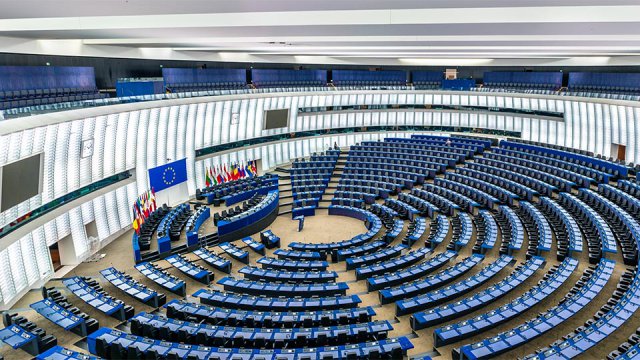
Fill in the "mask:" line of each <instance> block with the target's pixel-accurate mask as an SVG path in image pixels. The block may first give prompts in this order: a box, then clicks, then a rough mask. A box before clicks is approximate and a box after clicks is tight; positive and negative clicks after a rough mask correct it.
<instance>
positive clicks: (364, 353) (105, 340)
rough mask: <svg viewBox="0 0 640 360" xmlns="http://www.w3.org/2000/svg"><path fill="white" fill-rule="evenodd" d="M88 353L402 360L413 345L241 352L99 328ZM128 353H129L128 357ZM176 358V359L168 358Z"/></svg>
mask: <svg viewBox="0 0 640 360" xmlns="http://www.w3.org/2000/svg"><path fill="white" fill-rule="evenodd" d="M87 343H88V345H89V351H90V352H91V353H92V354H96V355H98V356H107V357H112V356H111V355H112V354H113V355H116V357H117V358H118V357H119V358H125V357H131V358H137V357H146V356H151V355H148V354H149V353H153V354H154V355H153V356H157V357H159V358H165V357H168V356H175V357H177V358H179V359H198V360H205V359H220V360H227V359H256V358H260V359H264V360H270V359H271V360H275V359H279V360H285V359H287V360H294V359H300V360H303V359H304V360H314V359H328V358H332V359H347V358H349V359H351V358H352V357H353V356H355V357H356V358H361V357H373V358H379V357H380V356H385V357H386V356H389V357H395V358H398V357H402V356H403V355H404V354H406V352H407V350H409V349H412V348H413V345H412V344H411V342H410V341H409V339H407V338H406V337H399V338H393V339H386V340H380V341H373V342H366V343H359V344H352V345H340V346H328V347H319V348H293V349H274V350H264V349H262V350H261V349H242V348H211V347H207V346H200V345H186V344H180V343H172V342H167V341H162V340H152V339H149V338H145V337H142V336H135V335H130V334H127V333H124V332H122V331H119V330H113V329H109V328H101V329H99V330H98V331H96V332H94V333H93V334H91V336H89V337H88V338H87ZM129 352H132V354H131V355H129ZM171 354H175V355H171Z"/></svg>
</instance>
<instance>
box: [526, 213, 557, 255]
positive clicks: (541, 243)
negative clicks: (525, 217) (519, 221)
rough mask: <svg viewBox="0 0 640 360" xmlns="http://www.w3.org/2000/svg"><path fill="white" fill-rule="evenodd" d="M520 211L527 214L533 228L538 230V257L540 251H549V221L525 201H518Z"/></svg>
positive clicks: (550, 237)
mask: <svg viewBox="0 0 640 360" xmlns="http://www.w3.org/2000/svg"><path fill="white" fill-rule="evenodd" d="M520 209H522V210H523V211H524V212H525V213H527V214H529V217H530V218H531V220H532V221H533V222H534V223H535V226H536V228H537V230H538V232H537V233H538V246H537V250H538V255H540V253H541V252H542V251H551V241H552V239H553V238H552V234H551V225H549V221H548V220H547V218H546V217H544V215H542V213H541V212H540V210H538V208H536V207H535V206H533V205H531V204H530V203H528V202H526V201H520Z"/></svg>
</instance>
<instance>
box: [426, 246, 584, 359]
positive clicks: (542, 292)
mask: <svg viewBox="0 0 640 360" xmlns="http://www.w3.org/2000/svg"><path fill="white" fill-rule="evenodd" d="M577 267H578V260H576V259H574V258H570V257H568V258H565V259H564V260H563V261H562V263H560V265H557V266H554V267H552V268H551V270H549V272H548V273H547V276H545V278H544V280H542V281H541V282H540V283H538V285H536V286H534V287H532V288H531V289H529V290H528V291H527V292H525V293H524V294H522V295H520V296H519V297H517V298H515V299H513V300H511V301H510V302H509V303H508V304H505V305H503V306H501V307H499V308H496V309H492V310H490V311H487V312H485V313H484V314H481V315H477V316H474V317H473V318H472V319H467V320H463V321H460V322H458V323H455V324H451V325H447V326H445V327H442V328H437V329H435V330H434V331H433V337H434V343H435V345H436V346H444V345H447V344H451V343H453V342H456V341H459V340H462V339H465V338H468V337H471V336H473V335H475V334H479V333H481V332H484V331H487V330H488V329H490V328H493V327H495V326H498V325H500V324H502V323H504V322H507V321H510V320H511V319H513V318H515V317H516V316H518V315H520V314H522V313H524V312H525V311H527V310H529V309H531V308H532V307H534V306H535V305H537V304H539V303H540V301H542V300H544V299H546V298H547V297H548V296H549V295H551V294H552V293H553V292H555V291H556V290H558V289H559V288H560V287H561V286H562V285H563V284H564V283H565V282H566V281H567V280H568V279H569V276H571V274H572V273H573V271H574V270H575V269H576V268H577ZM453 354H454V357H455V358H459V357H460V356H459V350H458V349H454V350H453Z"/></svg>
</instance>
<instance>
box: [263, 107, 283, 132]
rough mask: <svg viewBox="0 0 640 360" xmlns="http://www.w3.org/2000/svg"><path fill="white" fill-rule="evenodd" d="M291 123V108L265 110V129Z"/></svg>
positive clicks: (281, 126)
mask: <svg viewBox="0 0 640 360" xmlns="http://www.w3.org/2000/svg"><path fill="white" fill-rule="evenodd" d="M288 125H289V109H276V110H265V111H264V130H271V129H278V128H283V127H287V126H288Z"/></svg>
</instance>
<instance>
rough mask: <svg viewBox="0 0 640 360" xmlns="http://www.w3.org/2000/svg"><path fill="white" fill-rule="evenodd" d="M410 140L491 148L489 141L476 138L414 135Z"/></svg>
mask: <svg viewBox="0 0 640 360" xmlns="http://www.w3.org/2000/svg"><path fill="white" fill-rule="evenodd" d="M411 138H412V139H432V140H439V141H442V140H445V142H446V140H450V141H451V142H452V143H453V144H458V143H459V144H468V145H480V146H482V148H484V149H488V148H489V147H491V144H492V143H491V140H484V139H477V138H467V137H458V136H441V135H424V134H416V135H411Z"/></svg>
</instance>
